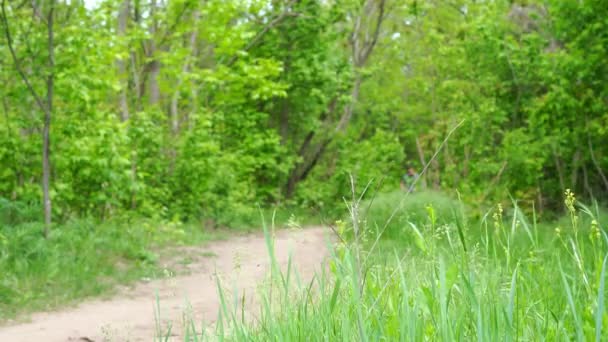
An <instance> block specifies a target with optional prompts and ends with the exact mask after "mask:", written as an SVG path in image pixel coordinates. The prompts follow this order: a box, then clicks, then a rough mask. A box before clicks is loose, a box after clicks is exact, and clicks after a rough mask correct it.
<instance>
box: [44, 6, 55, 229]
mask: <svg viewBox="0 0 608 342" xmlns="http://www.w3.org/2000/svg"><path fill="white" fill-rule="evenodd" d="M49 2H50V3H49V5H50V8H49V15H48V18H47V32H48V54H49V57H48V68H49V70H48V76H47V81H46V110H45V111H44V127H43V131H42V132H43V133H42V196H43V202H44V236H45V237H48V236H49V231H50V229H51V210H52V206H51V196H50V179H51V163H50V160H49V157H50V150H51V138H50V130H51V114H52V112H53V87H54V81H55V80H54V76H55V72H54V70H53V69H54V67H55V46H54V32H53V17H54V13H53V12H54V10H55V0H49Z"/></svg>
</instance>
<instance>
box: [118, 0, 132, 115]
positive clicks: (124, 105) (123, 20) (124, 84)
mask: <svg viewBox="0 0 608 342" xmlns="http://www.w3.org/2000/svg"><path fill="white" fill-rule="evenodd" d="M128 19H129V0H123V2H122V3H121V4H120V9H119V10H118V31H117V33H118V37H119V39H121V38H123V37H124V36H125V34H126V32H127V21H128ZM116 65H117V68H118V78H119V80H120V88H121V89H120V95H119V96H120V99H119V105H120V119H121V120H122V121H123V122H125V121H127V120H129V102H128V99H127V92H128V74H127V70H126V69H127V68H126V62H125V60H124V59H122V58H118V59H117V60H116Z"/></svg>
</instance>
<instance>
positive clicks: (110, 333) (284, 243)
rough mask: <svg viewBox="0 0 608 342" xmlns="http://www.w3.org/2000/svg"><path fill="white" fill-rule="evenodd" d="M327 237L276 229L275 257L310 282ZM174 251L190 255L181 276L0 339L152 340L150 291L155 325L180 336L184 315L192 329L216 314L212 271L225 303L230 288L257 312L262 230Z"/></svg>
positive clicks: (262, 275)
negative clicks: (225, 291)
mask: <svg viewBox="0 0 608 342" xmlns="http://www.w3.org/2000/svg"><path fill="white" fill-rule="evenodd" d="M329 238H330V233H329V231H328V230H327V229H325V228H320V227H315V228H307V229H299V230H281V231H278V232H277V233H276V237H275V254H276V259H277V262H278V263H279V265H281V268H283V269H285V268H286V265H287V264H288V260H289V255H290V254H291V255H292V264H293V265H294V267H295V269H296V270H297V274H298V275H299V278H301V280H302V281H310V279H312V277H313V276H314V274H315V272H317V271H320V270H321V267H322V264H323V260H324V259H325V258H326V256H327V255H328V249H327V246H328V241H329V240H328V239H329ZM176 252H177V253H178V254H182V255H181V256H182V257H186V258H187V259H193V261H192V262H191V263H190V264H188V265H187V269H188V274H186V275H177V276H172V275H168V276H167V277H165V278H164V279H159V280H153V281H149V282H141V283H139V284H137V285H136V286H134V287H132V288H130V289H123V290H121V291H119V293H118V294H117V295H116V296H114V297H112V298H110V299H107V300H102V299H95V300H89V301H86V302H83V303H81V304H80V305H78V306H76V307H73V308H67V309H64V310H61V311H54V312H41V313H35V314H33V315H32V316H31V320H30V321H29V322H26V323H19V324H15V325H8V326H2V327H0V341H1V342H22V341H23V342H32V341H49V342H64V341H95V342H99V341H120V342H123V341H153V340H154V339H155V334H156V331H157V330H158V329H157V327H156V324H157V322H158V320H157V319H155V315H156V314H155V306H156V298H157V296H158V298H159V305H160V322H161V323H160V324H161V325H162V327H163V328H162V330H164V331H167V327H168V326H169V325H170V326H171V336H170V339H169V340H170V341H183V338H184V337H183V330H182V327H183V321H184V315H188V316H189V317H191V318H192V319H193V322H195V323H196V325H197V330H199V331H200V329H201V326H202V325H212V324H213V323H214V322H215V321H216V320H217V316H218V310H219V308H220V300H219V296H218V288H217V279H218V277H219V279H220V280H221V283H222V284H224V286H223V287H224V288H225V289H226V290H227V291H228V297H229V299H230V301H231V302H232V301H233V299H232V298H234V295H233V294H234V293H235V292H234V290H235V289H236V291H238V295H239V297H241V298H242V296H243V294H244V295H245V308H246V310H248V313H249V315H253V316H255V312H257V310H259V306H258V305H256V304H259V300H258V297H257V294H256V293H258V292H259V291H258V290H259V289H260V287H261V286H263V283H264V280H265V279H267V278H268V274H269V270H270V258H269V256H268V249H267V247H266V242H265V240H264V237H263V235H262V234H252V235H247V236H239V237H235V238H231V239H229V240H225V241H218V242H211V243H209V244H208V245H206V246H202V247H198V248H187V249H178V250H176ZM176 257H177V259H179V257H180V256H179V255H178V256H176ZM177 259H175V260H177ZM182 259H183V258H182ZM175 260H173V261H175ZM256 306H258V307H257V308H256ZM253 316H252V317H253Z"/></svg>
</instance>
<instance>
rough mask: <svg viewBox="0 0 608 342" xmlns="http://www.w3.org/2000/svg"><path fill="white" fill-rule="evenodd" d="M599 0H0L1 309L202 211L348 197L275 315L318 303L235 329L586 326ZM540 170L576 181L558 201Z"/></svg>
mask: <svg viewBox="0 0 608 342" xmlns="http://www.w3.org/2000/svg"><path fill="white" fill-rule="evenodd" d="M606 18H608V6H606V4H605V0H586V1H574V0H525V1H524V0H520V1H511V0H509V1H507V0H496V1H474V0H441V1H440V0H428V1H416V0H323V1H321V0H172V1H161V0H96V1H89V0H33V1H19V0H10V1H9V0H0V82H1V83H2V85H3V86H2V87H0V310H1V311H0V319H2V318H5V317H7V316H11V315H13V314H14V313H16V312H17V311H19V308H22V307H30V308H32V309H40V308H44V307H47V306H56V305H59V304H61V303H64V302H66V301H71V300H73V299H76V298H81V297H83V296H87V295H93V294H98V293H102V292H104V291H105V290H108V289H110V288H111V287H112V284H115V283H116V282H122V281H129V280H132V279H136V278H137V277H138V276H140V275H142V274H149V273H153V272H154V270H155V266H154V265H155V262H154V261H155V257H154V254H153V253H152V252H151V250H152V249H153V248H161V247H162V246H166V245H169V244H176V243H182V242H197V241H202V240H204V239H207V238H209V237H208V236H207V235H206V234H207V233H205V231H203V230H202V229H200V228H201V227H205V228H211V227H215V228H218V227H228V228H231V229H238V228H251V227H256V226H259V223H260V219H259V214H260V212H263V213H268V212H273V211H274V210H277V213H278V218H277V221H279V222H289V221H293V217H297V219H298V220H299V221H300V222H307V221H309V220H311V221H315V220H318V221H323V222H325V221H327V222H334V221H336V220H338V219H340V218H342V221H340V222H343V221H344V199H345V198H351V197H354V196H355V195H356V196H361V199H362V201H361V202H357V203H358V205H357V206H355V207H354V208H351V209H352V212H353V213H357V215H358V217H357V218H356V219H354V220H352V219H351V220H350V221H349V222H351V223H352V224H346V226H348V227H346V226H345V227H344V229H346V228H349V229H350V230H349V229H346V231H345V233H344V234H345V236H344V238H345V239H347V240H349V241H351V242H353V243H354V247H353V246H350V245H349V246H344V248H345V251H344V252H343V253H344V254H343V255H340V256H338V257H337V259H336V260H335V263H336V264H335V270H334V272H335V274H333V275H332V277H334V278H335V279H334V278H331V277H330V275H327V277H326V280H327V281H328V283H327V284H323V283H322V284H319V286H320V287H322V288H323V289H328V287H330V288H331V286H333V285H330V284H331V282H332V281H336V282H338V281H339V283H340V284H341V285H340V287H336V288H337V290H335V291H333V290H329V289H328V291H329V292H330V297H329V298H325V297H324V296H325V295H326V294H325V293H324V292H323V291H321V298H319V301H320V302H319V303H317V305H314V306H310V307H304V308H302V307H296V308H294V309H298V310H300V311H294V312H293V313H290V314H288V313H284V314H285V315H297V314H298V312H301V314H302V315H303V314H311V313H312V312H313V311H314V312H315V314H318V316H319V319H316V318H314V319H313V318H311V317H313V316H311V315H309V316H307V317H309V318H310V319H305V318H302V317H300V316H287V317H283V319H279V320H278V321H277V322H280V324H279V323H276V324H275V323H273V322H272V321H271V320H270V318H268V321H266V322H263V323H262V327H264V328H265V329H266V330H264V331H263V332H262V333H261V334H262V335H255V336H260V339H263V338H265V337H270V335H264V334H271V335H272V336H274V338H279V337H277V336H287V337H289V336H293V335H289V334H291V333H295V331H299V332H300V333H301V335H299V336H306V335H302V334H304V331H307V332H311V333H312V332H316V333H319V332H321V331H322V332H324V333H326V335H327V336H338V337H344V338H345V339H346V338H355V337H356V336H358V337H360V338H363V336H368V337H369V338H370V339H376V338H380V337H381V336H390V337H394V336H393V335H391V334H393V333H396V332H397V331H408V332H409V333H411V334H412V335H411V336H409V337H411V338H422V337H426V338H429V339H436V338H437V339H443V340H450V339H459V338H469V337H472V336H477V337H478V339H479V340H486V339H518V338H524V339H525V338H530V339H536V338H540V337H541V336H547V337H549V338H552V337H558V338H565V336H566V335H568V334H571V336H574V337H576V336H582V335H584V336H590V335H591V336H593V334H594V331H596V329H597V326H599V325H600V324H603V319H604V316H603V314H602V315H599V314H598V312H599V311H601V310H600V309H602V310H603V292H602V291H601V290H600V289H603V288H604V285H603V284H604V283H603V281H604V280H603V279H604V277H603V274H604V267H603V265H604V264H605V263H604V261H603V260H604V257H605V254H606V253H605V249H606V248H605V238H604V228H605V227H604V226H603V225H602V224H604V223H603V222H605V218H603V217H604V216H602V214H601V210H600V209H599V208H601V207H602V206H604V207H605V206H606V204H607V203H608V144H606V141H608V129H607V128H608V59H607V58H606V56H607V55H608V21H607V20H606ZM408 165H413V168H414V169H415V170H416V172H418V173H420V174H421V177H420V179H419V182H418V184H417V186H416V192H415V194H414V195H413V196H411V197H407V198H405V199H402V193H401V192H398V191H397V189H399V183H400V180H401V179H402V176H403V174H404V173H405V172H406V167H407V166H408ZM367 184H371V186H370V188H369V189H368V190H367V191H363V192H364V193H363V194H361V193H358V194H354V195H353V192H355V191H354V190H353V188H355V189H357V191H362V190H363V189H364V188H365V186H366V185H367ZM564 189H571V190H572V192H574V193H576V194H577V195H578V196H579V197H580V200H581V201H582V202H584V203H597V204H596V205H594V207H593V208H592V209H590V210H587V209H584V208H583V209H581V208H579V209H577V210H582V211H577V212H576V215H575V212H574V209H573V208H572V205H568V204H567V203H566V204H565V203H564V201H562V200H561V198H562V197H563V192H564ZM371 193H374V194H375V193H381V194H382V195H379V196H377V197H376V198H373V199H372V198H369V194H371ZM497 203H500V204H501V207H502V208H504V212H501V211H500V210H498V209H497V208H498V207H496V206H495V204H497ZM429 204H432V205H430V206H429ZM495 214H496V215H498V216H497V217H496V218H494V217H493V215H495ZM564 214H566V219H563V218H561V217H562V216H563V215H564ZM579 214H580V215H579ZM574 217H577V219H576V220H574V219H573V218H574ZM560 218H561V219H560ZM556 219H557V223H551V222H553V221H554V220H556ZM594 220H595V221H594ZM594 222H595V223H594ZM341 224H345V223H341ZM556 227H559V230H558V231H559V234H557V233H555V228H556ZM206 231H209V229H207V230H206ZM590 232H592V234H591V236H592V237H593V238H592V239H591V238H589V234H590ZM366 249H368V253H369V256H366V257H365V258H364V260H367V263H368V264H369V265H366V266H370V268H369V271H367V273H365V279H366V280H365V282H364V283H363V280H362V279H359V278H357V277H359V276H362V275H361V274H359V270H358V269H355V268H354V267H359V266H361V267H362V265H360V262H359V261H360V258H359V254H360V253H363V254H366V253H365V252H363V250H366ZM393 250H395V252H396V255H395V256H393V254H392V253H393ZM353 255H355V256H357V257H356V258H354V256H353ZM395 258H399V259H398V260H400V261H398V260H395ZM401 258H403V259H401ZM355 261H356V262H355ZM371 265H375V266H374V267H371ZM395 270H397V271H395ZM355 271H357V272H355ZM393 271H395V275H396V276H397V277H396V278H390V277H389V274H392V272H393ZM332 279H333V280H332ZM336 284H337V283H336ZM384 285H386V288H385V286H384ZM382 288H385V289H384V290H381V289H382ZM332 289H333V288H332ZM348 291H350V292H348ZM400 293H402V294H405V296H400V295H399V294H400ZM334 294H335V295H334ZM374 303H375V304H374ZM294 305H296V304H294ZM298 305H299V304H298ZM302 305H303V304H302ZM379 308H382V310H380V309H379ZM307 310H313V311H307ZM315 310H320V311H319V312H316V311H315ZM598 310H599V311H598ZM294 317H298V322H296V321H295V320H294ZM315 317H316V316H315ZM530 322H532V323H530ZM304 323H306V327H304V326H301V324H304ZM399 326H401V327H402V328H403V329H406V330H399V329H397V328H396V327H399ZM238 328H239V329H240V327H238ZM283 329H287V330H283ZM289 329H296V330H289ZM297 329H300V330H297ZM306 329H308V330H306ZM604 330H605V329H604ZM255 331H257V330H255ZM246 332H247V333H249V332H251V333H253V331H251V330H243V331H242V333H243V334H245V333H246ZM271 332H272V333H271ZM277 334H278V335H277ZM281 334H284V335H281ZM353 334H354V335H353ZM239 336H240V335H239ZM243 336H244V335H243ZM252 336H254V335H251V336H249V337H251V338H253V337H252ZM285 339H286V338H285ZM355 339H356V338H355Z"/></svg>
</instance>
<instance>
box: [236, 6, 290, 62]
mask: <svg viewBox="0 0 608 342" xmlns="http://www.w3.org/2000/svg"><path fill="white" fill-rule="evenodd" d="M295 2H296V1H295V0H291V1H290V2H289V3H288V4H287V5H286V6H285V10H283V12H281V14H279V15H278V16H277V17H276V18H274V19H273V20H271V21H270V22H269V23H268V24H266V26H264V28H263V29H262V30H261V31H260V32H258V33H257V34H256V35H255V37H253V39H252V40H251V41H250V42H249V43H248V44H247V45H246V46H245V48H244V49H243V50H241V51H242V52H246V51H249V49H251V48H252V47H254V46H255V45H256V44H257V43H259V42H260V40H262V38H263V37H264V35H265V34H266V33H268V31H270V30H271V29H273V28H274V27H275V26H277V25H278V24H280V23H281V22H282V21H283V20H285V18H287V17H290V16H291V17H296V16H298V14H297V13H292V12H290V11H289V8H290V7H291V5H293V4H294V3H295ZM238 59H239V56H238V55H234V56H232V58H230V60H229V61H228V63H227V64H226V65H227V66H232V65H233V64H234V63H235V62H236V61H237V60H238Z"/></svg>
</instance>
